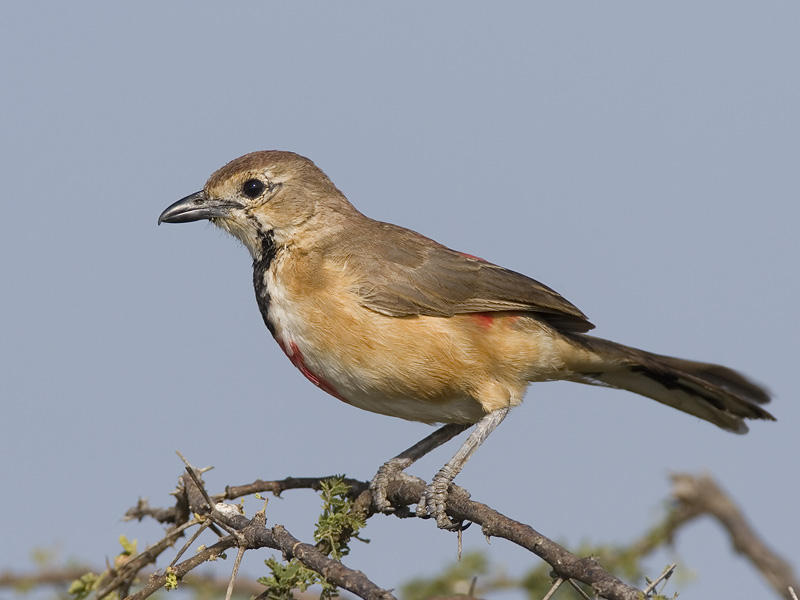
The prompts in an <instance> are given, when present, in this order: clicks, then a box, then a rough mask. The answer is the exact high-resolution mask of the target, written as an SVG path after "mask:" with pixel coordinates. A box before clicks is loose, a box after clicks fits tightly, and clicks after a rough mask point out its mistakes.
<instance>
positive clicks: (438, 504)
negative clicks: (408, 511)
mask: <svg viewBox="0 0 800 600" xmlns="http://www.w3.org/2000/svg"><path fill="white" fill-rule="evenodd" d="M452 481H453V478H452V477H450V476H449V473H447V472H446V470H445V469H442V470H441V471H439V472H438V473H437V474H436V475H435V476H434V478H433V481H432V482H431V483H430V485H428V486H426V487H425V491H424V492H422V497H421V498H420V499H419V504H418V505H417V516H418V517H420V518H423V519H428V518H431V517H433V518H434V519H436V526H437V527H438V528H439V529H446V530H447V531H458V530H459V529H463V522H462V521H455V520H453V519H451V518H450V517H448V516H447V498H448V496H449V495H450V485H451V483H452Z"/></svg>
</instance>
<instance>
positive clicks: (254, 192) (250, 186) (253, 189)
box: [242, 179, 264, 199]
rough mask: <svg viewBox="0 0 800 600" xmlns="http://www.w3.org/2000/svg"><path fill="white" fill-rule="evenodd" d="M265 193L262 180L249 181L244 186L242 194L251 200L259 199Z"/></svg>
mask: <svg viewBox="0 0 800 600" xmlns="http://www.w3.org/2000/svg"><path fill="white" fill-rule="evenodd" d="M263 191H264V182H263V181H261V180H260V179H248V180H247V181H245V182H244V184H242V193H243V194H244V195H245V196H247V197H248V198H250V199H255V198H258V197H259V196H260V195H261V193H262V192H263Z"/></svg>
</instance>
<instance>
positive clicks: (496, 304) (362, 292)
mask: <svg viewBox="0 0 800 600" xmlns="http://www.w3.org/2000/svg"><path fill="white" fill-rule="evenodd" d="M377 225H378V226H379V227H380V228H381V229H382V230H383V231H382V232H381V233H380V235H375V229H374V228H373V227H370V228H365V230H368V231H370V232H371V233H372V235H371V236H370V238H369V239H364V240H353V239H351V240H349V241H350V243H348V244H347V247H348V248H350V249H351V250H352V252H353V253H352V254H350V255H349V256H347V257H346V260H347V262H348V263H350V264H351V266H353V267H355V268H356V269H357V271H358V272H360V273H364V278H363V283H362V284H361V286H360V287H359V289H358V290H357V292H358V295H359V296H360V298H361V302H362V303H363V305H364V306H366V307H367V308H369V309H370V310H374V311H376V312H379V313H381V314H385V315H388V316H392V317H405V316H412V315H429V316H436V317H451V316H453V315H456V314H464V313H475V312H497V311H522V312H530V313H534V314H535V315H536V316H537V317H538V318H541V319H542V320H544V321H546V322H547V323H549V324H551V325H553V326H554V327H557V328H559V329H563V330H565V331H574V332H584V331H589V330H590V329H592V328H594V325H592V324H591V323H590V322H589V321H588V320H587V319H586V316H585V315H584V314H583V313H582V312H581V311H580V310H578V309H577V308H576V307H575V306H574V305H573V304H571V303H570V302H568V301H567V300H565V299H564V298H563V297H562V296H561V295H560V294H558V293H557V292H555V291H554V290H552V289H550V288H549V287H547V286H546V285H544V284H541V283H539V282H538V281H536V280H534V279H531V278H530V277H526V276H525V275H522V274H520V273H517V272H515V271H511V270H509V269H504V268H503V267H499V266H497V265H495V264H492V263H489V262H485V261H482V260H480V259H476V258H474V257H471V256H468V255H464V254H461V253H459V252H456V251H454V250H451V249H450V248H447V247H446V246H442V245H441V244H438V243H437V242H434V241H433V240H430V239H428V238H426V237H425V236H423V235H420V234H418V233H416V232H414V231H411V230H408V229H404V228H402V227H398V226H396V225H391V224H389V223H377ZM377 256H379V257H380V260H377V259H376V258H375V257H377Z"/></svg>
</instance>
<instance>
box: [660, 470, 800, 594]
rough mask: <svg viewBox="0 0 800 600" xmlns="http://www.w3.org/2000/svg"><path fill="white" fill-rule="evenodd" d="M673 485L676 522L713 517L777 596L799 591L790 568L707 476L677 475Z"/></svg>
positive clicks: (795, 578)
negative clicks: (707, 516)
mask: <svg viewBox="0 0 800 600" xmlns="http://www.w3.org/2000/svg"><path fill="white" fill-rule="evenodd" d="M672 484H673V487H672V496H673V498H675V500H676V501H677V502H678V505H677V507H676V509H675V518H676V519H677V520H681V521H684V522H685V521H688V520H690V519H693V518H696V517H699V516H700V515H704V514H707V515H710V516H712V517H714V518H715V519H716V520H717V521H719V523H720V524H721V525H722V526H723V527H724V528H725V530H726V531H727V532H728V534H729V535H730V539H731V544H732V546H733V549H734V550H735V551H736V552H738V553H740V554H743V555H744V556H745V557H747V559H748V560H749V561H750V562H751V563H752V564H753V566H755V567H756V569H758V570H759V571H760V572H761V574H762V575H763V576H764V578H765V579H766V580H767V582H769V584H770V585H771V586H772V588H773V589H774V590H775V591H776V592H778V594H780V595H781V596H783V597H784V598H787V599H789V600H791V598H792V595H791V592H790V588H792V587H794V588H796V589H800V587H798V579H797V576H796V575H795V573H794V571H793V570H792V568H791V566H789V563H787V562H786V561H785V560H784V559H783V558H781V557H780V556H779V555H778V554H777V553H775V552H774V551H773V550H772V549H770V548H769V547H768V546H767V545H766V544H765V543H764V542H763V541H762V540H761V538H760V537H759V536H758V534H757V533H756V532H755V531H754V530H753V528H752V527H751V526H750V524H749V523H748V522H747V519H745V517H744V515H743V514H742V511H741V510H740V509H739V508H738V507H737V506H736V504H734V502H733V501H732V500H731V499H730V497H728V495H727V494H726V493H725V492H724V491H723V490H722V489H721V488H720V487H719V486H718V485H717V484H716V483H715V482H714V480H713V479H711V477H710V476H708V475H700V476H695V475H688V474H686V473H676V474H674V475H672Z"/></svg>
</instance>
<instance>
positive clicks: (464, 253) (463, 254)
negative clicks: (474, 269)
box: [459, 252, 489, 263]
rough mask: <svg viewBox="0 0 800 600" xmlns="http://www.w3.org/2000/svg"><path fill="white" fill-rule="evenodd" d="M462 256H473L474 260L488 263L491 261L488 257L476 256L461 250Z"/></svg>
mask: <svg viewBox="0 0 800 600" xmlns="http://www.w3.org/2000/svg"><path fill="white" fill-rule="evenodd" d="M459 254H460V255H461V256H466V257H467V258H471V259H472V260H477V261H478V262H485V263H488V262H489V261H488V260H486V259H483V258H481V257H480V256H475V255H474V254H467V253H466V252H459Z"/></svg>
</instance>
